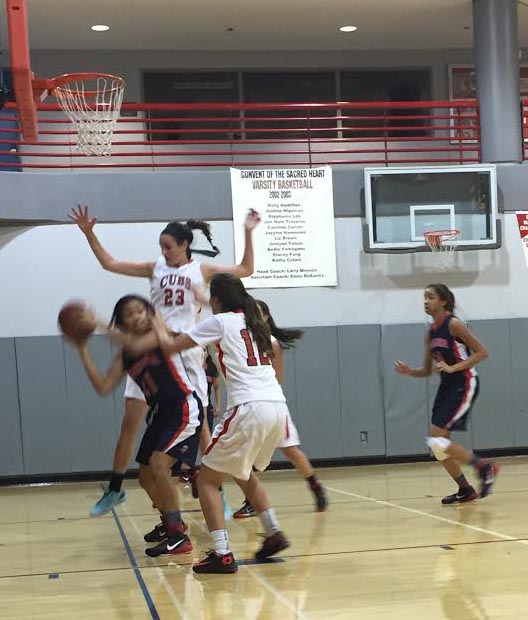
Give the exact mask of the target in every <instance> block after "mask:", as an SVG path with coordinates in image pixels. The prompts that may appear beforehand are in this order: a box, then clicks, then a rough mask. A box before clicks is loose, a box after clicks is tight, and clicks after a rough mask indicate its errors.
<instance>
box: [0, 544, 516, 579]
mask: <svg viewBox="0 0 528 620" xmlns="http://www.w3.org/2000/svg"><path fill="white" fill-rule="evenodd" d="M521 541H526V542H527V543H528V538H514V539H512V540H472V541H467V542H458V543H453V542H448V543H442V544H438V543H436V544H433V545H410V546H408V547H383V548H378V549H351V550H349V551H327V552H325V553H299V554H295V555H284V556H281V559H283V560H285V561H286V560H296V559H298V558H312V557H328V556H332V555H335V556H338V555H356V554H360V553H390V552H391V551H412V550H420V549H440V548H442V546H443V545H448V546H450V547H455V548H456V547H469V546H471V545H502V544H504V543H509V542H521ZM178 566H180V567H182V568H185V567H187V566H192V562H188V563H182V564H178ZM241 567H246V565H245V564H242V565H241ZM138 568H139V569H140V570H150V569H154V568H160V569H161V568H165V566H153V565H147V564H145V565H139V564H138ZM130 570H133V567H131V566H114V567H112V568H86V569H79V570H64V571H60V572H59V573H57V574H58V575H60V576H62V575H83V574H88V573H104V572H117V571H130ZM49 574H50V571H45V572H43V573H23V574H18V575H0V581H1V580H2V579H31V578H32V577H46V576H47V575H49Z"/></svg>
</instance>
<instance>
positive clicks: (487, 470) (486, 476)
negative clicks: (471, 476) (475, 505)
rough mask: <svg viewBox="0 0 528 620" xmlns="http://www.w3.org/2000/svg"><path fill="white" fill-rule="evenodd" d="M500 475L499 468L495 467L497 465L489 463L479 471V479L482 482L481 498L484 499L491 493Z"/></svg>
mask: <svg viewBox="0 0 528 620" xmlns="http://www.w3.org/2000/svg"><path fill="white" fill-rule="evenodd" d="M498 473H499V466H498V465H495V463H488V464H487V465H484V467H483V468H482V469H481V470H480V471H479V477H480V480H481V485H480V497H481V498H482V499H483V498H484V497H486V496H488V495H489V494H490V493H491V489H492V487H493V485H494V484H495V480H496V478H497V474H498Z"/></svg>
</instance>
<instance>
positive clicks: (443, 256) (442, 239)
mask: <svg viewBox="0 0 528 620" xmlns="http://www.w3.org/2000/svg"><path fill="white" fill-rule="evenodd" d="M459 234H460V231H459V230H431V231H429V232H426V233H424V237H425V240H426V241H427V245H428V246H429V248H430V249H431V252H432V253H433V254H434V256H435V257H436V259H437V260H438V262H439V264H440V265H441V266H442V267H452V266H453V263H454V261H455V248H456V246H455V244H453V243H452V242H453V241H454V240H455V239H456V238H457V237H458V235H459Z"/></svg>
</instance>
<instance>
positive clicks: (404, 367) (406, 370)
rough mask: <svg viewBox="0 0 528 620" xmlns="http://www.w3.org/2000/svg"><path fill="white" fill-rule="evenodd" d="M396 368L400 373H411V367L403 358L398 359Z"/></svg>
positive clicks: (395, 363)
mask: <svg viewBox="0 0 528 620" xmlns="http://www.w3.org/2000/svg"><path fill="white" fill-rule="evenodd" d="M394 370H395V371H396V372H397V373H398V374H399V375H410V374H411V369H410V368H409V366H407V364H406V363H405V362H402V361H401V360H396V361H395V362H394Z"/></svg>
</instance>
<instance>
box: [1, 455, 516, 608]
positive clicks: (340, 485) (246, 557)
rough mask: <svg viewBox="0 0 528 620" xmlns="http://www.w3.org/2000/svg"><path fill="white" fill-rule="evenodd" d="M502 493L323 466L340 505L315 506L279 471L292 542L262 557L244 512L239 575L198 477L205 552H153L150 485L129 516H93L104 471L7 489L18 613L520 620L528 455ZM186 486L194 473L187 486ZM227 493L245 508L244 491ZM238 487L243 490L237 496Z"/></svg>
mask: <svg viewBox="0 0 528 620" xmlns="http://www.w3.org/2000/svg"><path fill="white" fill-rule="evenodd" d="M501 464H502V472H501V478H500V481H499V484H498V485H497V488H496V491H495V492H494V494H493V495H492V496H490V497H489V498H488V499H486V500H483V501H481V502H474V503H472V504H470V505H468V504H466V505H458V506H452V507H442V506H441V505H440V499H441V497H442V495H444V494H445V493H446V492H450V489H451V487H450V483H449V481H448V479H447V477H446V476H445V473H444V472H443V470H442V468H441V467H440V466H439V465H438V464H437V463H417V464H403V465H388V466H381V465H380V466H365V467H354V468H344V467H343V468H335V469H334V468H332V469H324V470H321V471H320V474H321V478H322V480H323V482H324V483H325V484H326V485H327V489H328V496H329V499H330V502H331V505H330V509H329V510H328V512H326V513H315V512H313V511H312V505H311V496H310V494H309V493H308V491H307V489H306V488H305V485H304V482H303V481H302V480H301V479H300V477H299V476H298V475H296V474H295V473H293V472H271V473H267V474H264V475H263V480H264V481H265V483H266V485H267V488H268V489H269V491H270V494H271V497H272V500H273V503H274V504H275V506H276V508H277V515H278V518H279V519H280V522H281V524H282V526H283V528H284V531H285V532H286V533H287V535H288V537H289V538H290V541H291V543H292V544H291V547H290V548H289V549H288V550H287V551H286V552H284V553H282V554H281V555H280V556H279V557H278V558H277V559H276V560H275V561H274V562H270V563H264V564H255V563H254V561H253V560H252V558H253V554H254V552H255V550H256V548H257V545H258V544H259V536H258V533H259V532H260V531H261V527H260V523H259V520H258V519H256V518H250V519H245V520H239V521H234V522H233V521H231V523H230V525H229V535H230V538H231V542H232V545H233V549H234V552H235V554H236V555H237V557H238V558H239V559H240V561H241V563H242V564H243V565H242V566H241V567H240V569H239V572H238V573H237V574H236V575H202V576H197V575H194V574H193V573H192V571H191V570H190V564H191V563H192V562H193V560H196V559H198V556H200V555H201V554H202V552H203V551H204V550H205V549H207V547H208V545H209V539H208V535H207V533H206V531H204V522H203V517H202V516H201V513H200V512H199V507H198V501H197V500H193V499H192V498H191V494H190V490H189V489H188V488H187V489H184V490H183V492H182V496H183V497H184V503H183V510H185V511H186V512H185V513H184V518H185V520H186V521H187V522H188V523H189V524H190V532H191V538H192V540H193V542H194V544H195V550H194V552H193V553H191V554H189V555H185V556H179V557H174V556H173V557H171V558H166V559H157V560H152V559H149V558H147V557H146V556H145V554H144V548H145V543H144V542H143V540H142V534H143V533H145V532H146V531H147V530H149V529H150V528H151V527H152V525H153V523H154V522H155V521H156V519H157V515H156V514H155V512H154V511H153V510H152V509H151V508H150V506H149V505H148V503H147V501H146V497H145V495H144V493H143V492H142V490H141V489H139V488H138V486H137V484H136V483H135V482H134V481H128V482H127V483H126V488H127V492H128V494H129V499H128V502H126V503H125V504H123V505H122V506H120V507H118V509H117V510H116V512H115V514H112V515H108V516H106V517H103V518H100V519H90V518H89V517H88V516H87V511H88V508H89V506H90V505H91V504H92V503H93V501H95V499H96V498H97V497H98V496H99V488H98V486H97V484H95V483H71V484H58V485H53V486H36V487H29V488H28V487H24V488H3V489H1V490H0V514H1V523H0V540H1V542H2V554H1V556H0V557H1V560H0V584H1V585H0V610H1V616H2V619H3V620H15V619H16V620H26V619H27V620H29V619H32V620H44V619H48V618H50V619H51V618H53V619H57V620H59V619H62V618H65V619H66V618H73V617H78V618H94V617H100V618H106V619H108V620H114V619H115V620H124V619H126V620H130V619H134V620H150V619H156V618H161V619H162V620H164V619H168V618H182V619H196V620H198V619H200V620H201V619H204V620H206V619H207V620H210V619H215V620H220V619H223V618H226V619H228V618H244V619H247V620H250V619H252V618H254V619H257V618H259V619H260V620H272V619H273V620H275V619H276V618H284V619H288V620H289V619H292V620H293V619H296V618H301V619H303V618H304V619H308V618H310V619H314V620H315V619H321V620H323V619H326V618H343V619H345V618H346V619H349V618H361V619H365V620H381V619H385V618H387V620H388V619H390V620H407V619H408V618H428V619H429V620H446V619H448V620H485V619H488V618H493V619H501V620H506V619H512V620H513V619H514V618H515V619H517V618H522V617H523V616H524V614H525V613H526V614H528V601H527V599H526V596H525V590H526V587H525V579H524V574H525V571H524V567H525V564H526V553H527V545H528V538H526V531H525V530H526V528H525V516H524V515H525V513H526V510H527V509H528V500H527V499H526V498H527V491H528V489H527V486H526V479H527V476H528V465H527V464H526V459H515V458H510V459H503V460H502V461H501ZM180 487H182V485H180ZM227 493H228V496H229V498H230V500H231V502H232V504H233V506H236V505H237V503H238V500H241V497H240V492H239V490H238V489H236V488H235V487H234V486H233V485H232V484H228V485H227ZM237 498H238V499H237Z"/></svg>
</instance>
